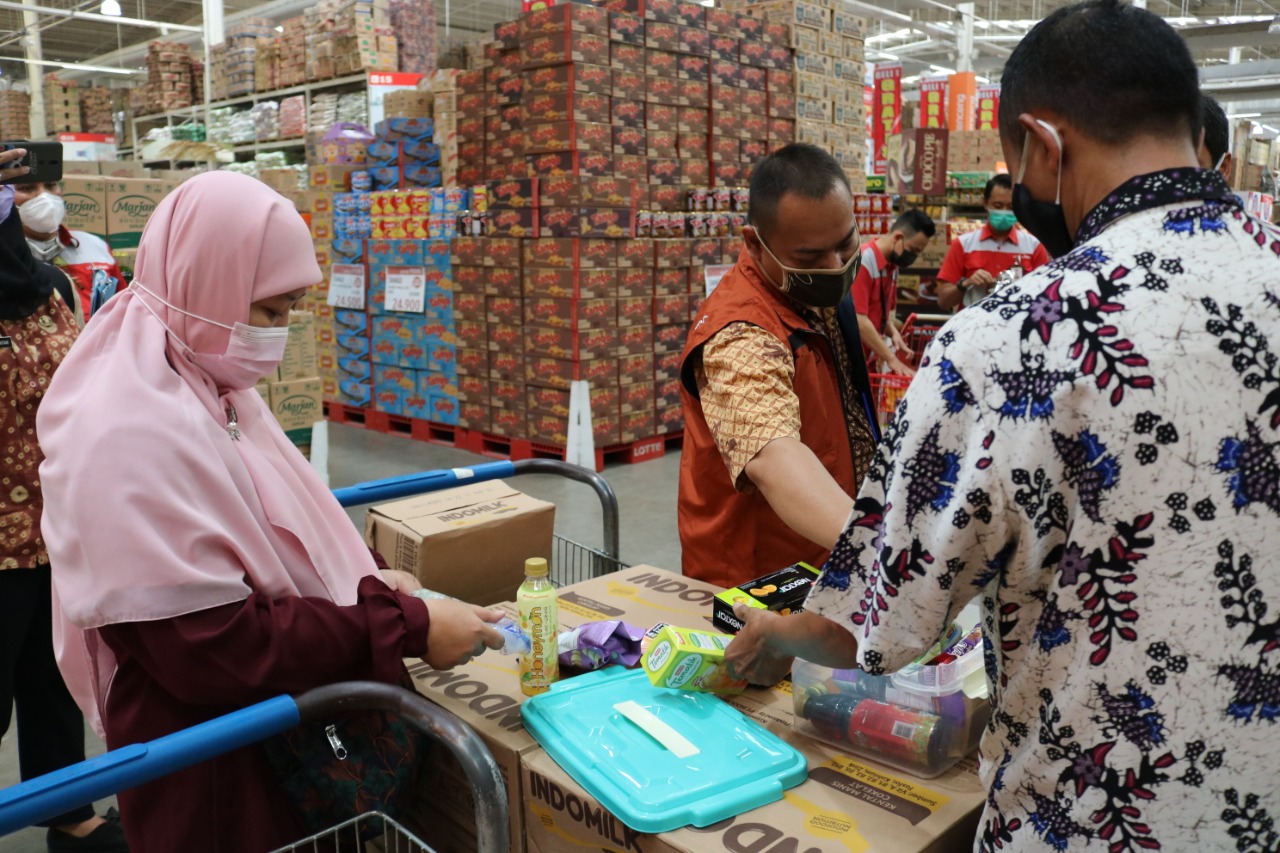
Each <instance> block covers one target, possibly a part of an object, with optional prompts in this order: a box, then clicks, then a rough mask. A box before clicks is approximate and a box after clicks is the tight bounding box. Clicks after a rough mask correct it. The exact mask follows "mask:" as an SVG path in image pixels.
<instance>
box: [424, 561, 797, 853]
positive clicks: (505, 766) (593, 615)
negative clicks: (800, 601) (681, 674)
mask: <svg viewBox="0 0 1280 853" xmlns="http://www.w3.org/2000/svg"><path fill="white" fill-rule="evenodd" d="M718 591H719V589H718V588H717V587H714V586H712V585H710V584H707V583H703V582H702V581H699V580H694V579H693V578H685V577H682V576H680V575H678V574H675V573H673V572H668V571H665V570H663V569H655V568H653V567H651V566H636V567H634V568H630V569H623V570H622V571H619V572H613V573H611V574H607V575H603V576H601V577H598V578H594V579H592V580H588V581H582V582H580V583H576V584H571V585H569V586H566V587H564V588H562V589H561V590H560V596H559V612H560V630H561V631H564V630H566V629H571V628H575V627H577V626H579V625H582V624H585V623H587V622H597V621H600V620H605V619H620V620H622V621H624V622H627V623H629V624H632V625H636V626H638V627H641V628H644V629H648V628H650V627H652V626H653V625H654V624H656V623H658V622H666V623H670V624H674V625H680V626H682V627H689V628H701V629H707V628H709V627H710V618H711V602H712V600H713V599H714V598H715V595H716V593H717V592H718ZM503 606H504V607H505V608H506V609H508V610H514V607H513V606H512V605H503ZM406 663H407V664H408V665H409V672H410V673H411V674H412V675H413V679H414V685H415V686H416V687H417V689H418V692H420V693H422V694H423V695H424V696H426V697H427V698H428V699H430V700H431V701H432V702H435V703H436V704H438V705H440V706H441V707H443V708H446V709H447V710H449V711H451V712H453V713H454V714H457V715H458V716H459V717H461V718H462V719H463V721H464V722H466V723H467V724H468V725H469V726H471V727H472V728H473V729H475V731H476V732H477V733H478V734H479V735H480V737H481V738H483V739H484V742H485V745H486V746H488V747H489V750H490V751H491V752H492V753H493V756H494V759H495V760H496V761H497V763H498V767H499V769H500V770H501V771H502V776H503V779H504V780H506V783H507V797H508V802H509V803H510V804H511V838H512V842H511V851H512V853H525V852H526V850H532V849H534V848H533V847H532V846H530V847H529V848H526V846H525V837H526V827H525V823H524V822H525V811H524V809H523V808H522V806H521V803H522V802H523V800H524V799H525V798H526V791H525V790H524V787H523V782H522V774H521V769H520V767H521V761H522V758H523V757H524V756H526V755H528V754H530V753H532V752H535V751H538V750H539V749H540V747H539V746H538V743H537V741H535V740H534V739H533V737H532V735H530V734H529V733H528V732H526V731H525V729H524V723H523V722H522V720H521V717H520V705H521V703H523V702H524V698H525V697H524V694H522V693H521V692H520V683H519V674H518V671H517V660H516V658H515V657H507V656H503V655H500V654H498V653H497V652H492V651H490V652H485V653H484V654H483V655H481V656H480V657H479V658H477V659H476V660H474V661H472V662H471V663H468V664H465V665H463V666H459V667H455V668H454V669H452V670H449V671H447V672H440V671H436V670H433V669H431V668H430V667H428V666H427V665H426V664H424V663H422V662H421V661H406ZM730 702H731V703H732V704H733V705H734V706H735V707H737V708H738V709H739V710H740V711H742V712H743V713H745V714H747V715H748V716H750V717H751V718H752V719H755V720H756V721H757V722H759V723H761V724H762V725H766V726H770V727H771V728H772V727H773V726H775V725H776V726H777V727H778V728H780V729H789V728H790V726H791V696H790V692H789V687H786V686H784V687H783V688H781V689H778V688H775V689H764V688H748V689H747V691H746V692H744V693H743V694H742V695H740V696H733V697H730ZM429 766H431V767H433V768H434V772H433V773H432V774H431V775H430V777H429V779H428V780H425V781H423V782H420V783H419V785H418V791H417V797H418V801H417V804H416V806H415V808H414V810H413V812H412V814H411V815H410V816H409V819H408V824H409V827H410V828H411V829H413V830H414V831H415V834H419V835H420V837H421V838H422V839H423V840H424V841H425V842H427V843H428V844H429V845H430V846H431V849H433V850H435V851H436V853H473V851H474V850H475V849H476V831H475V817H474V815H475V812H474V806H473V803H472V800H471V795H470V791H469V786H468V785H466V784H465V782H464V777H463V775H462V771H461V769H460V768H459V767H458V765H457V763H456V762H454V761H453V760H451V759H450V758H449V757H448V756H446V755H444V754H443V753H442V752H441V753H440V754H435V753H433V755H432V761H430V762H429ZM530 841H532V838H530ZM537 849H541V850H545V851H551V853H554V851H558V850H562V849H566V848H565V847H564V846H563V845H561V844H559V843H556V844H548V843H546V841H545V840H544V841H543V842H542V843H541V844H540V846H539V847H538V848H537Z"/></svg>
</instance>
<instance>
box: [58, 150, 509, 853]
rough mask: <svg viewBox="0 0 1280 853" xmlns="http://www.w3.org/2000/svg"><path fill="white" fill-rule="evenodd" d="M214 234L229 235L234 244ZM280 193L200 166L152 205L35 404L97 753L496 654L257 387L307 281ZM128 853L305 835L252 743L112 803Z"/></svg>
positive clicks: (64, 647)
mask: <svg viewBox="0 0 1280 853" xmlns="http://www.w3.org/2000/svg"><path fill="white" fill-rule="evenodd" d="M228 246H234V247H236V251H235V252H228V251H226V248H227V247H228ZM320 277H321V273H320V268H319V267H318V266H317V265H316V261H315V254H314V248H313V246H312V244H311V236H310V233H309V232H308V230H307V226H306V224H305V223H304V222H303V220H302V219H301V218H300V217H299V216H298V215H297V213H296V212H295V211H294V209H293V206H292V205H291V204H290V203H289V202H288V201H287V200H285V199H284V198H283V197H282V196H280V195H278V194H277V193H275V192H274V191H272V190H271V189H269V188H268V187H267V186H266V185H265V184H262V183H261V182H259V181H256V180H254V179H253V178H249V177H246V176H244V175H236V174H231V173H229V172H210V173H208V174H204V175H200V176H197V177H195V178H193V179H191V180H190V181H188V182H186V183H185V184H183V185H182V186H181V187H180V188H178V189H177V190H176V191H175V192H173V193H172V194H171V195H170V196H168V197H167V198H166V199H165V200H164V201H163V202H162V203H161V204H160V205H159V206H158V207H157V208H156V210H155V213H154V214H152V216H151V219H150V221H149V222H148V223H147V227H146V230H145V231H144V232H143V236H142V241H141V245H140V246H139V250H138V266H137V275H136V277H135V279H134V281H133V283H132V285H131V286H130V288H129V289H128V290H127V291H125V292H124V293H122V294H120V295H118V296H117V297H115V298H114V299H112V300H111V301H110V302H108V303H107V304H106V306H105V307H104V308H103V310H102V311H101V312H99V316H97V317H96V318H95V319H94V320H93V322H92V323H90V324H89V325H88V326H86V327H85V331H84V333H83V334H82V336H81V337H80V341H79V343H78V344H77V345H76V347H75V348H74V349H73V350H72V351H71V354H70V355H69V356H68V357H67V360H66V361H65V362H64V364H63V366H62V369H61V370H60V371H59V373H58V374H57V376H56V377H55V378H54V381H53V383H52V385H51V386H50V388H49V391H48V394H47V396H46V399H45V401H44V404H43V405H42V407H41V410H40V416H39V422H38V428H39V432H40V436H41V442H42V444H43V446H44V450H45V457H46V458H45V462H44V464H43V465H42V466H41V468H40V475H41V478H42V480H43V485H44V494H45V514H44V521H43V532H44V536H45V539H46V541H47V542H48V544H49V552H50V556H51V558H52V564H53V565H54V570H53V593H54V595H53V613H54V638H55V645H56V647H57V652H58V663H59V666H60V668H61V669H62V672H63V675H64V677H65V678H66V681H67V686H68V687H69V688H70V690H71V692H72V694H73V695H74V696H75V697H76V699H77V701H78V702H79V704H80V707H81V708H82V709H83V710H84V712H85V714H86V715H87V716H88V717H89V718H90V719H91V720H92V721H93V722H94V723H95V725H96V726H97V727H99V728H100V730H103V731H105V737H106V740H107V745H108V746H109V747H111V748H112V749H115V748H118V747H120V746H122V745H125V744H130V743H137V742H142V741H147V740H151V739H153V738H156V737H160V736H162V735H165V734H169V733H171V732H174V731H177V730H180V729H185V728H189V727H190V726H193V725H196V724H198V723H201V722H204V721H206V720H209V719H212V718H215V717H219V716H222V715H224V714H226V713H229V712H231V711H233V710H236V709H239V708H242V707H245V706H247V705H250V704H253V703H256V702H260V701H262V700H265V699H268V698H271V697H274V696H278V695H280V694H282V693H300V692H303V691H306V690H308V689H311V688H313V687H317V686H320V685H324V684H330V683H333V682H339V681H347V680H375V681H381V682H386V683H397V682H398V680H399V679H400V676H401V674H402V673H403V671H404V670H403V659H404V658H405V657H419V658H424V659H425V660H426V661H427V663H429V664H430V665H431V666H433V667H437V668H449V667H452V666H454V665H456V664H458V663H459V662H462V661H465V660H469V659H470V658H471V657H472V656H475V655H478V654H480V653H481V652H482V651H483V650H484V649H485V648H486V647H488V648H499V647H501V645H502V636H501V634H500V633H499V632H498V631H497V630H496V629H495V628H493V627H492V625H490V624H489V623H490V622H493V621H496V620H497V619H499V618H500V617H501V613H500V612H499V611H491V610H487V609H483V608H478V607H473V606H471V605H468V604H463V603H462V602H459V601H454V600H452V599H448V600H437V601H429V602H424V601H422V600H421V599H418V598H415V597H413V596H411V595H409V594H407V593H408V591H409V590H411V589H412V588H413V587H414V586H415V585H416V582H415V581H414V580H413V579H412V577H411V576H409V575H405V574H404V573H385V572H380V571H379V569H378V567H377V565H376V564H375V561H374V559H373V557H372V556H371V554H370V552H369V550H368V549H367V548H366V547H365V544H364V542H363V540H362V538H361V535H360V533H359V532H358V531H357V530H356V529H355V527H354V526H353V525H352V524H351V521H350V520H349V519H348V518H347V515H346V513H345V511H344V510H343V509H342V508H341V507H340V506H339V505H338V503H337V501H336V500H335V499H334V497H333V494H332V493H331V492H330V491H329V490H328V489H327V488H326V487H325V485H324V483H323V482H322V481H321V480H320V478H319V476H318V475H317V474H316V473H315V471H313V470H312V468H311V465H310V464H309V463H308V462H307V460H306V459H305V458H304V457H303V456H302V454H301V453H299V451H298V450H297V448H295V447H294V446H293V445H292V444H291V443H290V442H289V440H288V438H287V437H286V436H285V434H284V432H283V431H282V430H281V429H280V427H279V426H278V424H277V423H276V422H275V419H274V418H273V417H272V415H271V412H270V410H269V409H268V408H267V407H266V405H265V404H264V403H263V401H262V398H261V397H260V396H259V395H258V393H257V391H256V390H254V384H255V383H256V382H257V380H258V378H259V377H260V376H262V375H263V374H264V373H266V372H268V371H269V370H270V369H271V368H272V367H274V366H275V365H276V364H277V363H278V362H279V360H280V358H281V357H282V355H283V351H284V336H285V335H287V333H288V318H289V310H290V308H292V307H293V305H294V304H295V303H296V302H297V300H298V299H300V298H301V297H302V295H303V294H304V293H305V292H306V289H307V287H308V286H310V285H311V284H313V283H314V282H317V281H319V280H320ZM119 801H120V808H121V812H122V815H123V823H124V830H125V835H126V837H127V838H128V841H129V845H130V848H131V849H132V850H133V851H134V853H148V851H167V852H171V851H178V850H181V851H184V853H186V852H187V851H195V853H200V851H210V852H212V851H217V852H218V853H222V851H226V853H231V851H237V853H239V851H249V850H268V849H274V848H276V847H280V846H283V845H286V844H290V843H292V842H294V841H297V840H299V839H300V838H302V837H303V836H304V835H306V834H307V833H306V832H304V831H303V828H302V825H301V823H300V821H299V819H298V818H297V816H296V815H295V814H294V813H293V812H292V811H291V806H290V803H289V801H288V800H287V799H286V797H285V794H284V791H283V788H282V787H281V784H280V782H279V780H278V777H276V776H275V774H274V773H273V771H272V770H271V767H270V765H269V764H268V762H267V760H266V757H265V753H264V751H263V750H262V749H261V748H260V747H258V746H256V745H255V746H251V747H246V748H243V749H238V750H234V751H232V752H229V753H226V754H224V755H222V756H219V757H217V758H214V759H212V760H210V761H206V762H203V763H200V764H197V765H194V766H192V767H190V768H187V769H185V770H181V771H178V772H176V773H173V774H171V775H169V776H167V777H164V778H163V779H160V780H158V781H155V782H149V783H146V784H142V785H139V786H137V787H135V788H133V789H130V790H128V791H122V792H120V794H119Z"/></svg>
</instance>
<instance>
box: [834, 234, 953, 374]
mask: <svg viewBox="0 0 1280 853" xmlns="http://www.w3.org/2000/svg"><path fill="white" fill-rule="evenodd" d="M935 233H937V228H936V227H935V226H934V224H933V220H932V219H930V218H929V216H928V214H926V213H925V212H924V211H922V210H915V209H912V210H905V211H903V212H902V215H901V216H899V217H898V218H897V219H896V220H895V221H894V223H893V227H892V228H890V229H889V233H888V234H881V235H880V236H879V237H876V238H874V239H872V240H868V241H867V242H865V243H863V244H862V266H861V267H859V269H858V275H857V276H856V277H855V278H854V279H853V290H852V292H851V293H852V298H853V304H854V307H855V309H856V310H857V312H858V335H859V336H860V337H861V338H862V355H863V357H864V358H865V359H866V360H867V369H868V370H870V371H871V372H872V373H879V372H880V370H878V369H877V368H878V367H879V365H880V364H881V363H883V364H885V365H886V366H887V367H888V370H889V371H890V372H892V373H897V374H900V375H902V376H914V375H915V373H916V372H915V370H914V369H912V368H911V367H909V366H908V365H907V364H906V362H904V361H903V359H904V358H905V359H907V360H908V361H910V360H911V356H912V353H911V350H910V349H909V348H908V347H907V345H906V342H904V341H903V340H902V335H901V334H899V333H898V327H897V325H895V324H894V322H893V313H894V309H895V308H896V307H897V305H898V270H900V269H906V268H909V267H910V266H911V265H912V264H913V263H915V260H916V257H917V256H919V254H920V253H921V252H923V251H924V247H925V245H927V244H928V242H929V240H930V239H931V238H932V237H933V235H934V234H935Z"/></svg>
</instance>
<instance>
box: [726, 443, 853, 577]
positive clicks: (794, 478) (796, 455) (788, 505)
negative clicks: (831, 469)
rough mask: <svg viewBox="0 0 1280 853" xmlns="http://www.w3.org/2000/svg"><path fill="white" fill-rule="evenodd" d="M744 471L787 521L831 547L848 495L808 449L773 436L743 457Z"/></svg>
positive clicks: (850, 502)
mask: <svg viewBox="0 0 1280 853" xmlns="http://www.w3.org/2000/svg"><path fill="white" fill-rule="evenodd" d="M745 473H746V475H747V476H748V477H749V478H750V479H751V482H753V483H755V485H756V488H758V489H759V490H760V493H761V494H762V495H764V499H765V500H766V501H768V502H769V506H770V507H771V508H772V509H773V511H774V512H775V513H777V514H778V517H779V518H781V519H782V522H783V523H784V524H786V525H787V527H790V528H791V529H792V530H794V531H795V532H796V533H799V534H800V535H801V536H803V537H805V538H806V539H808V540H809V541H811V542H814V543H816V544H818V545H821V546H822V547H823V548H826V549H828V550H830V549H831V548H833V547H835V544H836V540H837V539H839V538H840V533H841V531H842V530H844V525H845V522H846V521H847V520H848V518H849V513H851V512H852V511H853V498H852V497H850V496H849V495H847V494H845V492H844V489H842V488H840V485H839V484H838V483H837V482H836V481H835V480H834V479H833V478H832V476H831V474H830V473H828V472H827V469H826V468H824V467H823V466H822V463H821V462H820V461H818V457H817V456H815V455H814V453H813V451H812V450H810V449H809V448H808V447H807V446H805V445H804V444H803V443H801V442H800V441H799V440H798V439H795V438H790V437H787V438H777V439H774V440H773V441H771V442H769V443H768V444H767V445H765V446H764V448H763V449H762V450H761V451H760V452H759V453H757V454H756V456H755V458H754V459H752V460H751V461H750V462H748V463H747V467H746V469H745ZM760 568H763V567H760Z"/></svg>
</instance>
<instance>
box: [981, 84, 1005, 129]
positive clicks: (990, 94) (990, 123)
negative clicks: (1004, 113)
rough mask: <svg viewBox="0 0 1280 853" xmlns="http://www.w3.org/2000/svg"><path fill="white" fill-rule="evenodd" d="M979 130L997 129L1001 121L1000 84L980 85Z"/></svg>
mask: <svg viewBox="0 0 1280 853" xmlns="http://www.w3.org/2000/svg"><path fill="white" fill-rule="evenodd" d="M977 100H978V130H995V129H996V128H997V127H998V126H999V124H998V123H999V121H1000V84H999V83H987V84H985V85H983V86H979V87H978V95H977Z"/></svg>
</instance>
